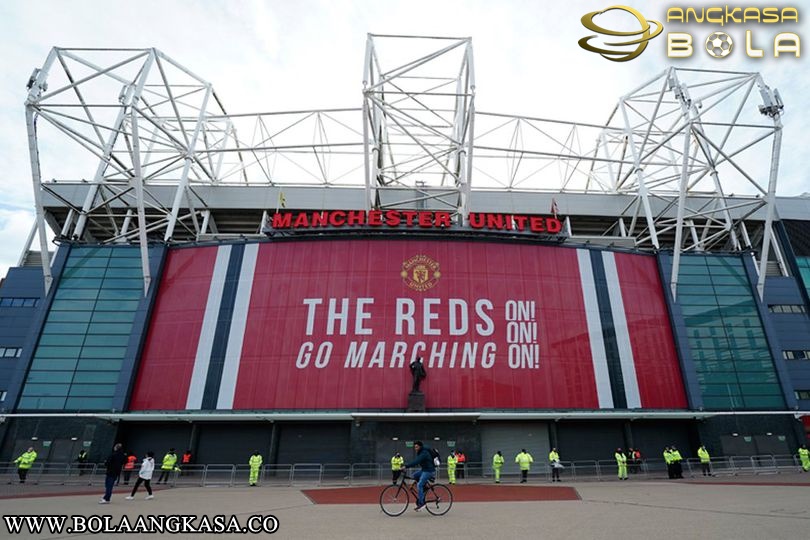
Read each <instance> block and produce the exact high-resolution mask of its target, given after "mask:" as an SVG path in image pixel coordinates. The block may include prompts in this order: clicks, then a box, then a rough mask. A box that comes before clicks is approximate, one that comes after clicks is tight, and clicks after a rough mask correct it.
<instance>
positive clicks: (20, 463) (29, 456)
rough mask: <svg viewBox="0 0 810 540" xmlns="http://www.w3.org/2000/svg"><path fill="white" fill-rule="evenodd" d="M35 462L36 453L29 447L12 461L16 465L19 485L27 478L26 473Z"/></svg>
mask: <svg viewBox="0 0 810 540" xmlns="http://www.w3.org/2000/svg"><path fill="white" fill-rule="evenodd" d="M36 460H37V453H36V451H35V450H34V447H33V446H29V447H28V450H26V451H25V452H23V453H22V454H20V457H18V458H17V459H15V460H14V463H15V464H16V465H17V476H18V477H19V478H20V483H21V484H24V483H25V479H26V478H27V477H28V471H30V470H31V467H33V466H34V462H35V461H36Z"/></svg>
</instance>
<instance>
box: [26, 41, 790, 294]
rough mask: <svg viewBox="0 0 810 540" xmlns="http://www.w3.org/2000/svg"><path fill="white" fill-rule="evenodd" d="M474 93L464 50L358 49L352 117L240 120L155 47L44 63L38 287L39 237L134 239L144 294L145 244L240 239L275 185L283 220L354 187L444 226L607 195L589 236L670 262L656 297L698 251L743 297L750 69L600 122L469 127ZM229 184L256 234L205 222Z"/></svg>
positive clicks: (774, 128)
mask: <svg viewBox="0 0 810 540" xmlns="http://www.w3.org/2000/svg"><path fill="white" fill-rule="evenodd" d="M474 98H475V76H474V69H473V56H472V42H471V40H470V38H441V37H418V36H383V35H369V36H368V37H367V46H366V56H365V59H364V72H363V102H362V108H345V109H328V110H327V109H320V110H318V109H315V110H303V111H286V112H265V113H244V114H233V113H228V112H227V111H226V110H225V108H224V106H223V104H222V102H221V101H220V99H219V97H218V96H217V94H216V92H215V91H214V89H213V86H212V85H211V84H210V83H209V82H207V81H206V80H204V79H202V78H201V77H199V76H197V75H196V74H195V73H193V72H192V71H190V70H189V69H188V68H185V67H183V66H182V65H181V64H179V63H178V62H176V61H174V60H172V59H171V58H170V57H168V56H167V55H165V54H164V53H162V52H161V51H159V50H156V49H62V48H54V49H52V50H51V52H50V54H49V55H48V58H47V59H46V61H45V64H44V65H43V66H42V68H40V69H36V70H34V73H33V74H32V76H31V78H30V80H29V82H28V97H27V100H26V103H25V108H26V119H27V127H28V141H29V149H30V159H31V170H32V179H33V183H34V193H35V205H36V216H37V221H36V228H37V231H38V234H37V236H38V237H39V242H40V249H41V252H42V264H43V269H44V271H45V278H46V285H50V264H49V261H48V251H47V240H46V238H47V237H46V226H48V227H50V228H51V230H52V231H53V232H54V233H55V234H56V235H57V236H58V237H59V238H61V239H73V240H77V241H83V240H84V241H92V242H101V243H133V244H139V245H140V246H141V248H142V258H143V274H144V288H145V290H146V289H148V287H149V284H150V276H149V265H148V258H147V252H146V246H147V244H148V243H149V242H175V243H176V242H185V241H195V240H199V239H201V238H205V237H207V235H210V234H218V233H220V232H227V233H229V234H254V233H257V232H259V231H260V230H261V226H262V224H263V220H264V217H260V216H262V210H265V211H266V210H270V209H272V208H274V207H275V208H278V206H279V205H283V204H284V199H285V196H284V191H283V190H284V189H287V190H288V192H289V191H291V190H293V189H296V188H315V189H316V190H318V191H319V192H320V196H319V197H315V198H312V197H310V198H309V199H307V201H306V202H305V203H299V202H297V201H290V203H291V205H292V206H295V207H297V208H311V209H318V208H329V207H330V205H331V204H334V202H333V201H334V196H335V195H340V194H345V193H347V189H348V191H351V192H357V191H358V190H360V192H362V194H363V195H362V198H361V199H359V201H363V202H360V205H364V206H365V207H366V208H379V209H384V208H392V207H396V208H431V209H449V210H451V211H452V212H454V213H455V214H456V215H457V216H458V218H459V220H460V222H463V219H464V218H465V217H466V216H467V213H468V211H469V208H470V201H471V199H473V200H475V198H476V197H477V194H482V196H484V195H485V196H486V197H489V198H491V197H492V196H493V194H516V195H519V196H521V197H522V196H523V195H524V194H527V196H529V195H530V194H542V193H549V194H557V193H560V194H566V193H572V194H574V193H586V194H612V195H622V196H624V197H625V198H626V200H627V201H628V203H627V204H626V205H625V206H624V207H623V209H622V210H621V211H619V212H613V213H608V212H606V213H605V215H604V216H603V217H604V219H603V222H604V223H605V225H604V228H603V230H602V231H601V234H603V235H605V236H616V237H624V238H626V239H629V240H630V241H632V242H633V243H634V245H636V246H637V247H639V248H646V249H654V250H657V249H672V250H673V252H674V264H675V271H674V272H673V278H672V282H671V283H670V285H671V288H672V291H673V293H675V292H676V288H677V276H678V271H677V270H678V265H679V261H680V256H681V253H682V252H689V251H704V250H752V251H758V267H759V272H760V277H759V283H758V286H759V289H760V293H761V292H762V287H763V285H764V277H765V273H766V272H765V269H766V264H767V262H768V260H769V256H770V251H771V245H772V243H773V242H772V234H773V233H772V230H771V223H772V221H773V220H774V218H775V217H776V216H775V215H774V214H775V190H776V182H777V173H778V165H779V150H780V142H781V115H782V110H783V105H782V102H781V100H780V98H779V94H778V92H776V91H772V90H771V89H770V88H769V87H768V86H767V85H766V84H765V83H764V82H763V80H762V78H761V77H760V75H759V74H757V73H740V72H721V71H707V70H690V69H676V68H667V69H665V70H663V71H662V72H661V73H659V74H657V75H656V76H655V77H652V78H651V79H650V80H648V81H645V82H644V83H643V84H641V85H639V86H638V88H636V89H634V90H633V91H631V92H630V93H628V94H627V95H625V96H622V97H621V98H620V99H619V101H618V104H617V105H616V107H615V108H614V110H613V112H612V113H611V114H610V115H609V117H608V120H607V121H606V122H604V123H581V122H579V123H577V122H567V121H562V120H550V119H542V118H531V117H524V116H511V115H504V114H499V113H487V112H477V111H476V110H475V104H474ZM359 120H360V121H361V122H359ZM473 154H475V159H474V160H473ZM43 169H44V172H43ZM88 173H92V174H88ZM49 174H52V175H53V176H52V178H53V179H51V180H45V176H46V175H49ZM85 175H87V176H86V177H85ZM473 178H474V184H473ZM248 186H250V187H257V188H261V187H265V188H268V189H265V190H260V191H259V192H252V194H253V193H260V195H257V196H254V197H253V198H252V200H251V204H250V207H249V208H248V207H247V206H246V207H244V210H245V212H246V213H247V211H248V210H256V209H259V211H258V213H257V214H256V217H255V220H254V218H253V217H252V216H253V215H252V214H251V215H250V217H249V219H248V221H249V224H248V225H245V224H243V223H242V222H239V223H236V222H234V223H225V221H226V219H227V218H225V217H221V218H220V219H221V220H220V221H219V222H218V220H217V218H215V215H214V214H215V210H216V209H217V208H218V207H220V206H222V200H221V199H223V198H227V196H223V194H224V193H225V191H223V188H225V189H227V188H229V187H235V188H236V187H248ZM472 186H475V189H472ZM215 188H218V189H215ZM732 192H733V193H732ZM69 195H71V196H69ZM45 199H47V200H49V201H54V200H55V201H57V202H56V203H55V204H54V203H53V202H51V203H49V204H48V205H47V206H46V204H45V202H44V201H45ZM352 200H355V199H352ZM313 201H315V202H313ZM564 210H565V209H564ZM62 211H64V212H62ZM535 211H536V212H537V213H546V212H547V211H548V208H537V209H536V210H535ZM572 213H575V212H572ZM754 214H756V215H757V216H758V217H757V218H755V219H754V218H752V216H753V215H754ZM264 215H265V216H266V212H265V213H264ZM762 216H764V218H763V217H762ZM250 220H253V221H250ZM746 221H748V227H747V226H746ZM752 221H753V222H756V223H755V224H754V227H755V229H752V231H751V234H749V230H748V228H750V227H751V226H752ZM568 226H569V228H570V227H571V224H570V223H569V224H568ZM576 226H577V225H576V223H574V225H573V228H576ZM220 229H222V231H220ZM32 239H33V235H32V236H31V239H29V242H28V243H29V244H30V243H31V240H32ZM28 248H29V246H26V248H25V249H26V250H27V249H28ZM779 255H780V254H779V252H778V246H777V249H776V250H775V258H776V261H777V263H779V264H780V265H781V266H784V265H783V264H782V263H781V257H780V256H779ZM782 271H783V272H784V271H785V269H784V268H782Z"/></svg>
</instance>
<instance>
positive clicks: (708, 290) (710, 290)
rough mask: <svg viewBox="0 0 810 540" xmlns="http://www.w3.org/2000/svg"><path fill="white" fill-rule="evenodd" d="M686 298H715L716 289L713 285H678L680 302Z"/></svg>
mask: <svg viewBox="0 0 810 540" xmlns="http://www.w3.org/2000/svg"><path fill="white" fill-rule="evenodd" d="M682 295H684V296H705V295H711V296H714V287H712V286H711V285H681V284H678V300H679V301H680V300H681V297H682Z"/></svg>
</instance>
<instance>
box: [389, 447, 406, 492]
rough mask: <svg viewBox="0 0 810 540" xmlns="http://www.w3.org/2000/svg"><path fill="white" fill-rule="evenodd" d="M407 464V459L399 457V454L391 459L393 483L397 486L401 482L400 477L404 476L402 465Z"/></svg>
mask: <svg viewBox="0 0 810 540" xmlns="http://www.w3.org/2000/svg"><path fill="white" fill-rule="evenodd" d="M403 463H405V458H404V457H402V456H401V455H399V452H397V453H396V454H394V457H392V458H391V483H392V484H396V483H397V480H399V475H401V474H402V464H403Z"/></svg>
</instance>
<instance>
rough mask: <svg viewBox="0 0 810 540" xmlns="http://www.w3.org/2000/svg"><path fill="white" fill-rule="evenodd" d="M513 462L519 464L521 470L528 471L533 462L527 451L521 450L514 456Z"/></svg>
mask: <svg viewBox="0 0 810 540" xmlns="http://www.w3.org/2000/svg"><path fill="white" fill-rule="evenodd" d="M515 463H517V464H518V465H520V470H521V471H528V470H529V467H530V466H531V464H532V463H534V459H533V458H532V455H531V454H529V453H528V452H521V453H519V454H518V455H517V456H515Z"/></svg>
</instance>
